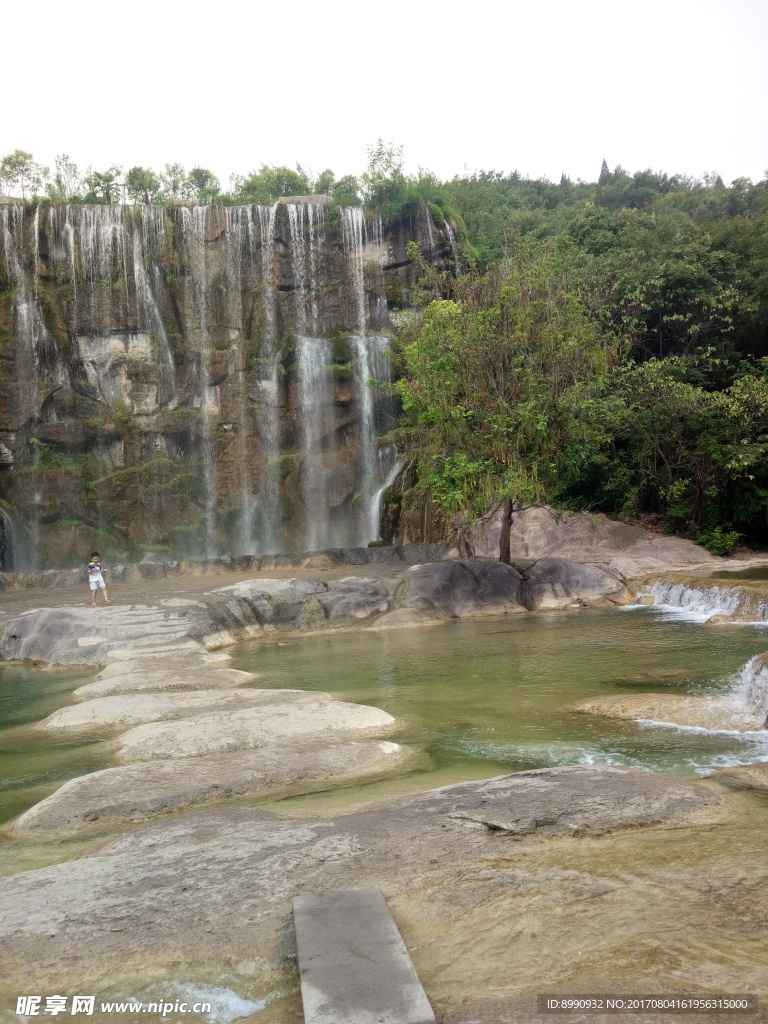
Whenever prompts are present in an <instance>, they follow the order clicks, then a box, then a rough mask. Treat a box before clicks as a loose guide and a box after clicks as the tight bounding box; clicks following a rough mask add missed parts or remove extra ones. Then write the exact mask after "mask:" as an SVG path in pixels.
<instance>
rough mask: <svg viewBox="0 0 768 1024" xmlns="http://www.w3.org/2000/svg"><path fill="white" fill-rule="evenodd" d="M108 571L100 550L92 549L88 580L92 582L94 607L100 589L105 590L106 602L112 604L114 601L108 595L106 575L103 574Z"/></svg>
mask: <svg viewBox="0 0 768 1024" xmlns="http://www.w3.org/2000/svg"><path fill="white" fill-rule="evenodd" d="M106 571H107V570H106V569H105V568H104V566H103V565H102V564H101V558H100V557H99V552H98V551H92V552H91V560H90V562H89V563H88V582H89V584H90V587H91V594H92V596H93V600H92V601H91V605H92V606H93V607H94V608H95V607H96V594H97V593H98V592H99V590H103V591H104V604H112V602H111V601H110V600H109V598H108V597H107V584H106V583H105V582H104V577H103V576H102V575H101V574H102V573H103V572H106Z"/></svg>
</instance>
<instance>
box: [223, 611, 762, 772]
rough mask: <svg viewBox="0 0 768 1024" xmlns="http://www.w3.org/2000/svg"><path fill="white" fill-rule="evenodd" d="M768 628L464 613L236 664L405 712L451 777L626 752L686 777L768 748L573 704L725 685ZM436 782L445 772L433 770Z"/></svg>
mask: <svg viewBox="0 0 768 1024" xmlns="http://www.w3.org/2000/svg"><path fill="white" fill-rule="evenodd" d="M766 649H768V630H766V629H764V628H759V627H753V626H733V627H726V628H722V629H712V628H709V629H707V628H703V627H702V626H701V625H699V624H697V623H693V622H685V621H679V620H677V619H675V618H674V617H673V616H669V615H666V614H664V613H661V612H659V611H656V610H654V609H652V608H648V609H635V610H632V611H625V610H622V611H618V610H617V611H608V612H606V611H577V612H573V613H562V612H560V613H555V614H538V615H525V616H523V615H521V616H514V617H508V618H504V619H493V620H488V619H480V620H478V619H475V620H464V621H454V622H450V623H446V624H444V625H440V626H435V627H431V628H419V629H398V630H383V631H381V632H375V631H370V632H368V631H363V632H349V633H339V634H325V635H322V636H312V637H296V638H291V639H287V640H286V639H282V640H281V642H280V645H279V646H278V645H277V644H270V645H269V646H266V647H265V646H263V645H261V646H259V645H255V644H251V645H247V646H244V647H242V648H240V650H239V651H238V653H237V655H236V661H235V664H236V667H239V668H248V669H252V670H256V671H259V672H264V673H266V675H267V678H268V683H264V682H262V683H261V684H260V685H273V686H294V687H299V688H301V689H317V690H330V691H332V692H335V693H338V694H340V695H342V696H343V697H344V698H345V699H347V700H352V701H357V702H360V703H364V704H372V705H375V706H377V707H381V708H384V709H385V710H386V711H389V712H390V714H392V715H395V716H396V717H398V718H400V719H402V720H404V721H405V722H406V723H407V725H406V727H405V728H404V730H403V731H402V732H401V736H402V738H403V739H404V740H406V741H413V742H418V743H423V744H425V745H426V748H427V750H428V752H429V754H430V755H431V757H432V758H433V760H434V763H435V765H436V767H437V769H438V770H440V771H441V772H446V773H449V774H450V775H451V776H452V777H453V776H457V775H460V774H461V772H465V773H466V774H467V775H472V776H473V777H477V776H478V775H480V774H483V773H485V774H491V773H493V772H503V771H506V772H509V771H522V770H525V769H531V768H540V767H545V766H549V765H559V764H599V765H604V764H624V765H637V766H644V767H648V768H654V769H657V770H660V771H665V772H675V773H680V774H683V775H691V776H693V775H697V774H705V773H707V772H709V771H713V770H715V769H717V768H720V767H725V766H726V765H730V764H735V763H743V762H747V761H755V760H760V759H768V732H765V733H761V734H753V735H751V736H747V737H745V738H739V737H737V736H734V735H722V734H717V733H706V732H704V731H702V730H698V731H692V730H688V731H686V730H679V729H671V728H668V727H664V726H642V725H638V724H637V723H634V722H625V721H610V720H607V719H602V718H596V717H592V716H589V715H583V714H578V713H575V712H573V711H571V710H569V708H568V706H569V705H571V704H573V703H576V702H579V701H582V700H586V699H589V698H593V697H599V696H610V695H612V694H620V693H627V692H643V691H662V692H688V693H697V694H707V693H710V694H715V693H722V692H723V691H724V690H728V689H729V688H730V686H731V685H732V679H733V676H734V674H735V673H737V672H738V670H739V669H740V668H741V666H742V665H744V663H745V662H746V661H748V659H749V658H750V657H752V655H754V654H756V653H758V652H759V651H763V650H766ZM432 784H433V785H436V784H438V783H437V782H436V781H435V782H433V783H432Z"/></svg>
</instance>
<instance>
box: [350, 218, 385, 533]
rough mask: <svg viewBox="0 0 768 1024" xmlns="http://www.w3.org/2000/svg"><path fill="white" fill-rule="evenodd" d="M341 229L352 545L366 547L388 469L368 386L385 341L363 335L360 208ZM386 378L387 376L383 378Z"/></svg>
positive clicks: (380, 362) (375, 523) (375, 526)
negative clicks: (349, 379) (349, 357)
mask: <svg viewBox="0 0 768 1024" xmlns="http://www.w3.org/2000/svg"><path fill="white" fill-rule="evenodd" d="M341 215H342V229H343V238H344V249H345V252H346V256H347V263H348V266H349V272H350V281H351V286H352V293H353V310H354V316H355V328H356V331H355V334H353V335H352V336H351V337H350V344H351V346H352V350H353V352H354V355H355V367H356V386H357V394H358V400H359V402H360V435H361V440H360V485H359V497H358V504H359V512H358V514H357V515H356V516H355V521H356V528H355V539H354V543H357V544H368V543H370V542H371V541H374V540H377V539H378V536H379V520H378V511H377V499H376V495H377V494H378V492H379V490H380V487H381V478H382V475H383V476H384V477H385V478H386V475H387V472H388V470H389V466H386V467H384V466H382V459H381V457H380V455H379V452H378V450H377V446H376V423H375V409H374V401H373V392H372V390H371V388H370V387H369V386H368V382H369V380H371V379H372V378H373V377H375V376H376V371H377V370H381V369H382V368H383V362H384V358H385V350H386V349H387V347H388V342H387V339H386V338H369V337H368V336H367V334H366V327H367V318H366V309H365V305H366V304H365V263H364V253H365V244H366V228H365V214H364V211H363V210H362V208H361V207H359V206H346V207H342V211H341ZM376 231H377V234H378V236H379V237H380V234H381V221H380V219H377V223H376ZM385 379H387V380H388V379H389V374H387V376H386V377H385Z"/></svg>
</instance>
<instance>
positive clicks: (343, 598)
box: [317, 576, 396, 628]
mask: <svg viewBox="0 0 768 1024" xmlns="http://www.w3.org/2000/svg"><path fill="white" fill-rule="evenodd" d="M395 587H396V584H395V583H394V581H392V580H387V579H382V580H376V579H368V578H366V577H364V576H363V577H361V576H345V577H344V578H343V579H340V580H335V581H334V582H333V584H332V586H330V587H329V589H328V592H327V593H325V594H318V596H317V600H318V602H319V604H320V605H321V606H322V608H323V610H324V612H325V616H326V619H327V621H328V625H329V626H330V627H331V628H334V627H345V626H355V625H357V624H358V623H360V622H365V621H367V620H368V619H371V618H373V617H374V616H377V615H382V614H383V613H384V612H386V611H387V610H388V609H389V606H390V603H391V601H392V594H393V590H394V589H395Z"/></svg>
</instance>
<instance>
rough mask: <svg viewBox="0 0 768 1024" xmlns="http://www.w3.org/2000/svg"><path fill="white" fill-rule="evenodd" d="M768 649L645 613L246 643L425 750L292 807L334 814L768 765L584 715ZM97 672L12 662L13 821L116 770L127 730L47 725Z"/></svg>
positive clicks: (263, 681)
mask: <svg viewBox="0 0 768 1024" xmlns="http://www.w3.org/2000/svg"><path fill="white" fill-rule="evenodd" d="M766 649H768V628H766V627H760V626H751V625H738V626H737V625H734V626H728V627H724V628H721V629H706V628H702V627H701V625H699V624H697V623H695V622H690V621H685V620H684V619H682V620H681V619H680V618H679V617H677V616H675V615H674V614H666V613H664V612H662V611H659V610H658V609H654V608H643V609H632V610H616V611H602V610H600V611H598V610H592V611H584V610H582V611H575V612H565V613H564V612H558V613H553V614H537V615H520V616H510V617H503V618H495V619H470V620H463V621H459V620H456V621H452V622H448V623H444V624H442V625H439V626H434V627H428V628H425V627H422V628H417V629H393V630H382V631H380V632H377V631H366V630H362V631H350V632H338V633H327V634H322V635H316V636H290V635H288V636H285V635H283V636H281V637H279V638H277V639H276V640H275V641H272V642H269V643H263V642H262V643H250V644H244V645H242V646H240V647H239V648H238V649H237V650H236V651H234V652H233V658H234V660H233V666H234V667H237V668H245V669H250V670H256V671H258V672H259V673H260V674H262V677H261V678H260V679H259V681H258V683H257V684H256V685H258V686H273V687H297V688H300V689H307V690H313V689H314V690H327V691H331V692H333V693H336V694H338V695H339V696H341V697H342V698H344V699H345V700H351V701H357V702H359V703H363V704H371V705H374V706H376V707H381V708H384V709H385V710H386V711H389V712H390V713H391V714H392V715H394V716H395V717H396V718H398V720H399V721H400V723H401V726H400V728H399V731H398V733H397V735H396V737H395V738H397V739H399V740H401V741H402V742H406V743H410V744H413V745H414V746H417V747H419V748H420V749H421V750H422V751H424V752H425V756H424V757H423V758H422V759H421V761H420V762H419V764H418V765H417V768H416V770H415V771H412V772H410V773H409V774H408V775H407V776H401V777H399V778H393V779H387V780H384V781H379V782H373V783H365V784H363V785H360V786H358V787H352V788H349V787H348V788H346V789H342V790H329V791H328V792H325V793H319V794H312V795H309V796H306V797H293V798H290V799H288V800H283V801H280V810H281V811H282V812H284V813H297V814H301V813H313V814H318V813H336V812H337V811H339V810H349V809H353V808H354V807H357V806H362V805H363V804H365V803H369V802H371V801H373V800H377V799H379V798H390V797H392V796H397V795H400V794H402V793H407V792H414V791H416V790H419V789H428V788H432V787H434V786H439V785H447V784H451V783H455V782H461V781H464V780H466V779H473V778H487V777H489V776H491V775H497V774H500V773H504V772H511V771H523V770H526V769H531V768H542V767H547V766H551V765H572V764H583V765H590V764H596V765H610V764H622V765H636V766H642V767H647V768H654V769H656V770H659V771H664V772H674V773H678V774H682V775H687V776H696V775H703V774H706V773H708V772H710V771H714V770H716V769H717V768H722V767H726V766H728V765H731V764H739V763H744V762H749V761H756V760H768V732H764V733H759V734H752V735H747V736H745V737H741V738H740V737H738V736H733V735H730V736H728V735H718V734H707V733H700V732H699V733H693V732H690V731H684V730H677V729H670V728H665V727H661V726H659V727H652V726H645V727H644V726H641V725H638V724H637V723H634V722H626V721H611V720H608V719H604V718H598V717H593V716H589V715H583V714H578V713H576V712H574V711H572V710H571V705H573V704H574V703H577V702H579V701H582V700H587V699H589V698H594V697H599V696H609V695H611V694H618V693H627V692H641V691H658V690H662V691H669V692H673V691H674V692H680V691H682V692H690V693H697V694H710V693H711V694H715V693H722V692H723V691H724V690H727V689H728V688H729V687H730V686H731V685H732V684H731V680H732V678H733V676H734V675H735V674H736V673H737V672H738V670H739V669H740V668H741V666H742V665H744V663H745V662H746V661H747V660H748V659H749V658H750V657H752V655H754V654H756V653H758V652H760V651H764V650H766ZM92 677H93V673H87V674H86V673H83V672H82V670H80V671H77V672H73V671H63V670H55V671H50V670H48V671H43V670H40V669H36V668H32V667H20V666H15V665H5V666H2V665H0V823H2V822H4V821H8V820H10V819H12V818H14V817H16V816H17V815H18V814H21V813H22V812H23V811H24V810H26V809H27V808H28V807H31V806H32V805H33V804H34V803H37V802H38V801H39V800H41V799H43V798H44V797H45V796H47V795H48V794H49V793H50V792H52V791H53V790H54V789H55V788H56V787H57V786H58V785H60V784H61V783H62V782H64V781H66V780H67V779H70V778H73V777H75V776H78V775H83V774H85V773H87V772H93V771H97V770H99V769H100V768H105V767H109V766H110V765H112V764H114V761H113V759H112V756H113V750H112V745H111V743H110V742H109V741H110V740H111V739H112V737H113V736H114V732H113V731H111V730H104V731H102V732H91V733H80V734H74V735H72V734H69V735H56V734H55V733H49V732H45V731H42V730H39V729H36V728H35V727H34V724H35V723H36V722H38V721H39V720H40V719H42V718H44V717H45V716H46V715H48V714H50V713H51V712H52V711H54V710H55V709H56V708H58V707H62V706H63V705H65V704H69V703H71V702H72V696H71V693H72V690H73V689H74V688H75V687H77V686H78V685H80V684H82V682H83V681H85V680H88V679H91V678H92ZM237 802H253V801H252V800H248V798H238V801H237ZM259 805H260V806H265V804H264V802H263V801H261V802H260V804H259ZM28 845H29V844H28V843H25V844H24V846H25V849H26V847H27V846H28ZM46 856H47V854H46ZM25 863H26V862H25ZM32 863H34V861H33V862H32ZM2 873H4V872H2Z"/></svg>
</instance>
